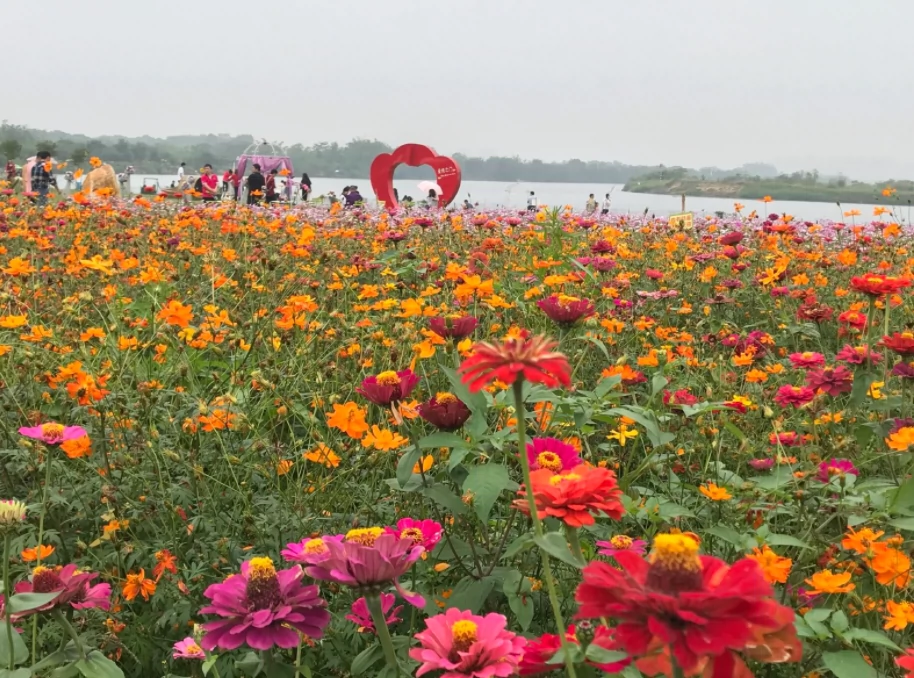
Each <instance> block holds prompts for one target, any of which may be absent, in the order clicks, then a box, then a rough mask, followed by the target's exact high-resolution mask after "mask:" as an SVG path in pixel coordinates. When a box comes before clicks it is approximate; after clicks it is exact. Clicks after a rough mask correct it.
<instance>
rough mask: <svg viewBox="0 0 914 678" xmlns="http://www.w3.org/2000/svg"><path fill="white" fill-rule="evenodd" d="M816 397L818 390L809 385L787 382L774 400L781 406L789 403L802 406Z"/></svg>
mask: <svg viewBox="0 0 914 678" xmlns="http://www.w3.org/2000/svg"><path fill="white" fill-rule="evenodd" d="M815 397H816V392H815V391H813V390H812V389H811V388H809V387H808V386H791V385H789V384H787V385H785V386H781V388H779V389H778V393H777V395H776V396H774V402H776V403H777V404H778V405H780V406H781V407H787V406H788V405H793V406H794V407H802V406H803V405H805V404H806V403H811V402H812V400H813V398H815Z"/></svg>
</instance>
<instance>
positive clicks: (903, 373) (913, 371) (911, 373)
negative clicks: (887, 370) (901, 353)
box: [892, 361, 914, 379]
mask: <svg viewBox="0 0 914 678" xmlns="http://www.w3.org/2000/svg"><path fill="white" fill-rule="evenodd" d="M892 375H893V376H896V377H901V378H902V379H914V361H911V362H909V363H906V362H904V361H901V362H898V363H895V365H894V366H893V367H892Z"/></svg>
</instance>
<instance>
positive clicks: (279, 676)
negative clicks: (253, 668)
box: [263, 661, 298, 678]
mask: <svg viewBox="0 0 914 678" xmlns="http://www.w3.org/2000/svg"><path fill="white" fill-rule="evenodd" d="M263 675H264V676H266V678H296V676H297V675H298V672H296V670H295V668H294V667H292V666H289V665H288V664H280V663H278V662H275V661H274V662H273V663H272V664H269V665H267V666H264V667H263Z"/></svg>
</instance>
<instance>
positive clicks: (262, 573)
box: [249, 556, 276, 579]
mask: <svg viewBox="0 0 914 678" xmlns="http://www.w3.org/2000/svg"><path fill="white" fill-rule="evenodd" d="M275 576H276V568H275V567H273V561H272V560H270V559H269V558H267V557H266V556H260V557H258V558H251V569H250V575H249V577H250V578H251V579H271V578H273V577H275Z"/></svg>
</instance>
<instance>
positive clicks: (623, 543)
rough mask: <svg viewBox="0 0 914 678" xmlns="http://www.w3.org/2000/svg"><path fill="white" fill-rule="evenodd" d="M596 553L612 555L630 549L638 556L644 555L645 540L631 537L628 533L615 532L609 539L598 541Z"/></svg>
mask: <svg viewBox="0 0 914 678" xmlns="http://www.w3.org/2000/svg"><path fill="white" fill-rule="evenodd" d="M597 546H599V547H600V548H599V549H598V550H597V554H598V555H601V556H614V555H616V554H617V553H621V552H622V551H631V552H632V553H637V554H638V555H639V556H641V555H644V550H645V548H646V547H647V542H646V541H644V540H643V539H632V538H631V537H629V536H628V535H624V534H617V535H616V536H614V537H611V538H610V540H609V541H598V542H597Z"/></svg>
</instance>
